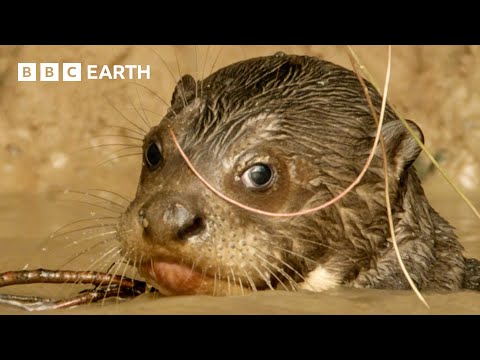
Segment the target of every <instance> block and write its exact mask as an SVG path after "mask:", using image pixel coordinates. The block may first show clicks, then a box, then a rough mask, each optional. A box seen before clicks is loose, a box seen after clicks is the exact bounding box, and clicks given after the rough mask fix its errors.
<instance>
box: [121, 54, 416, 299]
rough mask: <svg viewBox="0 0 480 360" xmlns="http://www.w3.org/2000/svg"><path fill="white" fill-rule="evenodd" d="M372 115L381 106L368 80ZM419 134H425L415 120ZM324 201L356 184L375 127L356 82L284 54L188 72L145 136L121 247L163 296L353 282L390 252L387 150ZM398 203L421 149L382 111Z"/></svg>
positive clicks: (345, 73)
mask: <svg viewBox="0 0 480 360" xmlns="http://www.w3.org/2000/svg"><path fill="white" fill-rule="evenodd" d="M369 89H370V94H371V96H372V100H373V103H374V106H375V107H376V109H377V111H378V109H379V107H380V104H381V98H380V97H379V95H378V94H377V93H376V92H375V90H373V88H372V87H371V86H370V85H369ZM412 126H413V127H414V130H415V131H416V132H417V133H418V134H419V135H421V132H420V130H419V129H418V128H417V127H416V126H415V125H414V124H413V123H412ZM169 128H171V129H172V130H173V131H174V133H175V134H176V137H177V139H178V141H179V144H180V145H181V147H182V149H183V150H184V152H185V153H186V155H187V156H188V157H189V159H190V160H191V162H192V163H193V165H194V167H195V168H196V170H197V171H198V172H199V173H200V174H201V175H202V176H203V177H204V178H205V179H206V180H207V181H208V182H209V183H210V184H211V185H212V186H213V187H215V188H216V189H217V190H219V191H221V192H222V193H224V194H225V195H227V196H228V197H230V198H232V199H234V200H236V201H239V202H241V203H243V204H245V205H248V206H250V207H254V208H258V209H261V210H265V211H269V212H283V213H285V212H296V211H299V210H302V209H307V208H312V207H315V206H318V205H320V204H322V203H324V202H326V201H328V200H331V199H332V198H333V197H334V196H336V195H337V194H339V193H340V192H342V191H343V190H344V189H345V188H346V187H348V186H349V185H350V183H351V182H353V181H354V179H355V178H356V177H357V176H358V174H359V173H360V171H361V169H362V167H363V166H364V164H365V162H366V159H367V157H368V155H369V153H370V151H371V149H372V144H373V141H374V137H375V131H376V125H375V122H374V120H373V118H372V116H371V114H370V111H369V108H368V103H367V100H366V98H365V96H364V93H363V90H362V87H361V86H360V84H359V82H358V79H357V78H356V76H355V74H354V73H352V72H351V71H349V70H346V69H344V68H342V67H340V66H337V65H334V64H332V63H330V62H327V61H323V60H320V59H317V58H311V57H303V56H287V55H285V54H276V55H274V56H270V57H262V58H255V59H250V60H246V61H243V62H239V63H236V64H233V65H230V66H228V67H225V68H223V69H221V70H219V71H217V72H215V73H214V74H212V75H210V76H209V77H208V78H206V79H205V80H203V81H198V82H197V81H195V80H194V79H193V78H192V77H191V76H189V75H186V76H184V77H183V78H182V79H181V80H180V81H179V83H178V85H177V87H176V89H175V92H174V94H173V96H172V104H171V108H170V109H169V111H168V113H167V115H166V116H165V117H164V118H163V119H162V121H161V122H160V124H159V125H158V126H155V127H153V128H152V129H151V130H150V132H149V133H148V134H147V135H146V137H145V139H144V144H143V153H144V156H143V167H142V171H141V176H140V181H139V185H138V189H137V193H136V196H135V199H134V200H133V202H132V203H131V204H130V206H129V207H128V209H127V210H126V212H125V213H124V214H123V216H122V218H121V221H120V223H119V229H118V230H119V231H118V236H119V241H120V242H121V244H122V247H123V250H124V253H125V255H126V256H128V257H129V258H130V259H132V263H133V262H134V263H135V264H137V265H138V267H139V270H140V273H141V274H143V275H144V276H145V277H146V278H147V279H148V281H149V282H150V283H151V284H152V285H153V286H154V287H156V288H157V289H158V290H160V291H161V292H162V293H164V294H213V295H225V294H239V293H246V292H248V291H252V290H262V289H274V288H279V289H298V288H305V289H313V290H322V289H326V288H329V287H332V286H335V285H337V284H346V283H349V282H352V281H353V280H354V279H355V278H356V277H357V276H358V274H359V273H360V272H361V271H362V270H363V269H368V268H370V267H371V264H372V263H373V262H374V261H375V260H376V258H377V257H378V256H380V254H381V253H382V252H384V251H386V249H388V248H389V242H388V240H387V239H388V237H389V232H388V224H387V221H386V211H385V201H384V193H383V191H384V185H383V184H384V180H383V169H382V165H383V162H382V156H383V154H382V152H381V151H377V154H376V156H375V158H374V160H373V162H372V165H371V167H370V169H369V170H368V171H367V173H366V174H365V176H364V178H363V180H362V181H361V183H360V184H359V185H358V186H357V187H356V188H354V190H353V191H352V192H350V193H349V194H348V195H347V196H346V197H344V198H343V199H342V200H340V201H339V202H338V203H335V204H334V205H332V206H330V207H327V208H325V209H324V210H321V211H318V212H316V213H312V214H309V215H305V216H298V217H287V218H277V217H269V216H265V215H259V214H256V213H252V212H249V211H247V210H244V209H241V208H239V207H237V206H234V205H232V204H230V203H227V202H225V201H224V200H223V199H221V198H220V197H218V196H217V195H216V194H214V193H213V192H212V191H211V190H209V189H208V188H207V187H205V186H204V185H203V184H202V183H201V182H200V180H199V179H198V178H197V177H196V176H195V175H194V174H193V173H192V171H191V170H190V169H189V168H188V167H187V165H186V163H185V161H184V160H183V158H182V157H181V155H180V153H179V151H178V149H177V148H176V147H175V145H174V143H173V141H172V138H171V136H170V134H169ZM383 135H384V137H385V143H386V147H387V152H386V153H387V157H388V164H389V170H390V171H389V173H390V180H391V181H390V182H391V187H390V191H391V197H392V202H393V207H394V209H395V210H397V211H400V210H401V208H402V201H403V200H402V199H403V193H404V192H405V186H404V184H405V182H406V179H407V177H408V174H409V172H410V170H409V168H410V165H411V164H412V162H413V161H414V160H415V158H416V157H417V155H418V154H419V152H420V148H419V147H418V145H417V144H416V142H415V141H414V140H413V138H412V137H411V136H410V135H409V133H408V131H407V130H406V129H405V128H404V127H403V125H402V124H401V123H400V121H399V120H398V119H397V118H396V117H395V115H394V114H393V112H392V111H391V110H390V109H389V108H387V111H386V114H385V125H384V130H383Z"/></svg>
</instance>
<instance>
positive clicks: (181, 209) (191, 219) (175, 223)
mask: <svg viewBox="0 0 480 360" xmlns="http://www.w3.org/2000/svg"><path fill="white" fill-rule="evenodd" d="M138 217H139V222H140V224H142V226H143V227H144V229H145V232H147V233H148V232H151V231H152V230H153V228H154V227H156V225H159V227H160V228H159V229H156V230H158V231H159V233H162V234H163V235H164V236H165V235H167V234H168V235H170V236H169V237H174V238H175V239H176V240H188V239H189V238H190V237H192V236H194V235H197V234H199V233H201V232H202V231H203V230H204V229H205V222H204V220H203V218H202V217H201V216H200V215H198V214H196V213H194V212H192V211H190V210H189V209H187V208H186V207H185V206H183V205H182V204H179V203H174V204H172V205H170V206H168V207H167V209H165V211H164V213H163V216H162V218H161V219H157V222H156V224H152V222H151V220H149V216H147V214H146V212H145V211H144V210H140V211H139V213H138ZM158 220H159V221H158ZM160 224H161V225H160ZM162 228H163V229H162ZM153 232H157V231H155V230H153ZM162 237H163V236H162Z"/></svg>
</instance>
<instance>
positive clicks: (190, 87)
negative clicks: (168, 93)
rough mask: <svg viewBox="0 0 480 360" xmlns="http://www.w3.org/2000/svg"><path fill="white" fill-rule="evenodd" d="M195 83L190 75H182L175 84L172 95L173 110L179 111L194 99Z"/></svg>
mask: <svg viewBox="0 0 480 360" xmlns="http://www.w3.org/2000/svg"><path fill="white" fill-rule="evenodd" d="M196 86H197V83H196V81H195V79H194V78H193V77H192V76H191V75H188V74H187V75H184V76H183V77H182V78H181V79H180V80H179V81H178V83H177V86H176V87H175V91H174V92H173V95H172V101H171V105H172V108H173V109H174V110H181V109H182V108H183V107H185V104H187V105H188V103H189V102H190V101H192V100H193V99H194V98H195V94H196Z"/></svg>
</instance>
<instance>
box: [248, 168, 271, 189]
mask: <svg viewBox="0 0 480 360" xmlns="http://www.w3.org/2000/svg"><path fill="white" fill-rule="evenodd" d="M272 180H273V171H272V169H271V168H270V167H269V166H268V165H265V164H255V165H253V166H252V167H251V168H249V169H248V170H247V171H245V172H244V173H243V175H242V181H243V183H244V184H245V186H246V187H247V188H251V189H255V190H263V189H266V188H267V187H268V186H270V185H271V184H272Z"/></svg>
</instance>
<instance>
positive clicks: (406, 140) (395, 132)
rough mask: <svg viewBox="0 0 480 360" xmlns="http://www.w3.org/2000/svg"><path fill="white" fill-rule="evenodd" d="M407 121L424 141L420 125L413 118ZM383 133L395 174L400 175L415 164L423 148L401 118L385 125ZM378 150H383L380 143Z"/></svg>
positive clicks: (379, 151)
mask: <svg viewBox="0 0 480 360" xmlns="http://www.w3.org/2000/svg"><path fill="white" fill-rule="evenodd" d="M407 122H408V125H409V126H410V127H411V128H412V130H413V131H414V133H415V135H416V136H417V137H418V138H419V139H420V140H421V141H422V143H424V137H423V133H422V130H421V129H420V128H419V127H418V125H417V124H415V123H414V122H413V121H411V120H407ZM382 134H383V138H384V141H385V149H386V151H387V157H388V159H389V162H390V164H391V166H392V168H393V170H394V174H395V176H396V177H399V176H400V175H401V174H402V173H403V172H404V171H405V170H407V169H408V168H409V167H410V166H411V165H412V164H413V162H414V161H415V159H416V158H417V157H418V155H420V153H421V152H422V148H421V147H420V145H418V143H417V141H416V140H415V139H414V137H413V136H412V134H411V133H410V131H408V129H407V128H406V127H405V125H403V123H402V122H401V121H400V120H398V121H392V122H389V123H386V124H385V125H383V129H382ZM377 152H378V153H381V152H382V147H381V146H380V145H379V146H378V147H377Z"/></svg>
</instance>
